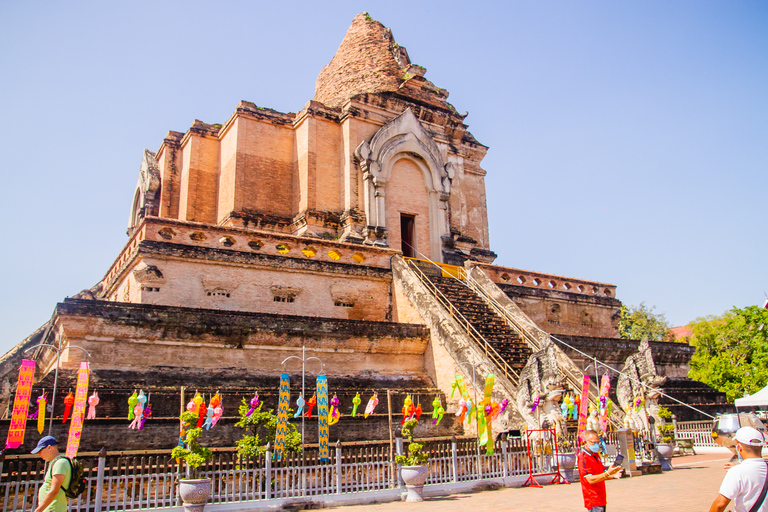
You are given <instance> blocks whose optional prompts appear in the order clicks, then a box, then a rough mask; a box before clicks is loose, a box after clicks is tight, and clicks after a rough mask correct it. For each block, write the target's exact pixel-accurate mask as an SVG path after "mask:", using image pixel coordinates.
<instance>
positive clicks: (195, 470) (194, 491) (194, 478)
mask: <svg viewBox="0 0 768 512" xmlns="http://www.w3.org/2000/svg"><path fill="white" fill-rule="evenodd" d="M179 419H180V420H181V422H182V424H183V427H182V429H183V430H182V432H185V433H186V437H184V444H185V446H177V447H176V448H174V449H173V450H172V451H171V457H173V458H174V459H177V460H183V461H184V463H185V464H184V465H185V474H186V477H185V478H182V479H181V480H180V481H179V495H180V496H181V501H182V503H183V504H184V510H186V511H187V512H201V511H202V510H203V508H204V507H205V503H206V502H207V501H208V497H209V496H210V495H211V479H210V478H199V470H200V466H202V465H203V464H205V463H206V462H207V461H208V460H210V459H211V457H213V453H212V452H211V450H209V449H208V448H206V447H204V446H200V443H198V441H197V440H198V439H199V438H200V435H201V434H202V433H203V429H202V428H197V427H194V426H193V425H195V424H197V419H198V415H197V414H195V413H193V412H189V411H185V412H183V413H182V414H181V416H179Z"/></svg>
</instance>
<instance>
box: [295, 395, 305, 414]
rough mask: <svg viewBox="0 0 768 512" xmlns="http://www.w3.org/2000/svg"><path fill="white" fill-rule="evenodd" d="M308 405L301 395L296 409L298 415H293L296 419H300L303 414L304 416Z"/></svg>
mask: <svg viewBox="0 0 768 512" xmlns="http://www.w3.org/2000/svg"><path fill="white" fill-rule="evenodd" d="M306 404H307V401H306V400H304V397H303V396H301V395H299V399H298V400H296V407H298V409H297V410H296V414H294V415H293V417H294V418H298V417H299V416H301V415H302V414H304V406H305V405H306Z"/></svg>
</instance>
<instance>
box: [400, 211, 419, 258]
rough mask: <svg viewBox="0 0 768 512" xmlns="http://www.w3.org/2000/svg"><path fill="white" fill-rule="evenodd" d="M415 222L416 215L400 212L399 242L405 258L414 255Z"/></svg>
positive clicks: (413, 256)
mask: <svg viewBox="0 0 768 512" xmlns="http://www.w3.org/2000/svg"><path fill="white" fill-rule="evenodd" d="M415 224H416V217H414V216H413V215H406V214H404V213H401V214H400V244H401V245H402V250H403V256H405V257H407V258H415V257H416V240H415V238H416V237H415V233H416V229H415Z"/></svg>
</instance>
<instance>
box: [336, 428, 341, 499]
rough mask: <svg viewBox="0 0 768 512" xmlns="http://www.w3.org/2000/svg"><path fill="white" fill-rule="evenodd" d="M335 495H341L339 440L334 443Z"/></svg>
mask: <svg viewBox="0 0 768 512" xmlns="http://www.w3.org/2000/svg"><path fill="white" fill-rule="evenodd" d="M336 494H341V440H338V441H336Z"/></svg>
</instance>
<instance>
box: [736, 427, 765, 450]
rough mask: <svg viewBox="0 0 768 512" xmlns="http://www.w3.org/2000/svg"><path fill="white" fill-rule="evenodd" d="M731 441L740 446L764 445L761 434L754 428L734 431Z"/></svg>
mask: <svg viewBox="0 0 768 512" xmlns="http://www.w3.org/2000/svg"><path fill="white" fill-rule="evenodd" d="M733 440H734V441H738V442H740V443H741V444H748V445H749V446H763V444H765V439H764V438H763V434H761V433H760V431H759V430H757V429H756V428H754V427H741V428H740V429H739V430H737V431H736V435H735V436H733Z"/></svg>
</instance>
